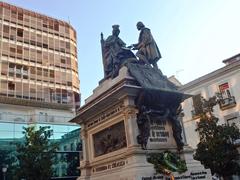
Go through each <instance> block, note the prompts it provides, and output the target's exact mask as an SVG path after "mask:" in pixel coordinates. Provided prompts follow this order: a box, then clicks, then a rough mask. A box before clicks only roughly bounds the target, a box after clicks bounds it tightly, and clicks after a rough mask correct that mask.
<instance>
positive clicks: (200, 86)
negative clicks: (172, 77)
mask: <svg viewBox="0 0 240 180" xmlns="http://www.w3.org/2000/svg"><path fill="white" fill-rule="evenodd" d="M223 63H225V66H224V67H222V68H220V69H218V70H216V71H213V72H211V73H209V74H206V75H204V76H202V77H200V78H198V79H196V80H193V81H191V82H189V83H187V84H185V85H183V86H181V87H180V90H181V91H182V92H184V93H187V94H191V95H193V97H192V98H189V99H187V100H185V101H184V102H183V103H182V106H183V110H184V117H183V124H184V129H185V135H186V141H187V143H188V144H189V145H190V146H191V147H193V148H194V149H195V148H196V146H197V144H198V143H199V135H198V133H197V132H196V131H195V129H196V128H197V122H198V121H199V114H200V113H201V112H202V109H201V108H199V107H201V97H204V98H205V99H209V98H210V97H213V96H215V95H216V93H218V94H219V97H220V101H219V104H218V105H216V106H215V107H214V114H215V116H216V117H218V118H219V123H220V124H223V123H229V124H231V123H235V124H236V125H237V126H238V127H239V128H240V114H239V111H240V93H239V92H240V54H237V55H235V56H233V57H231V58H228V59H226V60H224V61H223Z"/></svg>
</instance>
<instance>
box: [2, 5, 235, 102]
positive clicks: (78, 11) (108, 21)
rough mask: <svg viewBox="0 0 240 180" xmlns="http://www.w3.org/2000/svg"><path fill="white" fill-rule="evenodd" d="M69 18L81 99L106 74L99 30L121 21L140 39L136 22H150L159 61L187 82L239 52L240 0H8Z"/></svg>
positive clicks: (126, 33) (126, 32) (132, 38)
mask: <svg viewBox="0 0 240 180" xmlns="http://www.w3.org/2000/svg"><path fill="white" fill-rule="evenodd" d="M5 2H8V3H11V4H14V5H17V6H20V7H23V8H26V9H30V10H33V11H37V12H39V13H42V14H46V15H48V16H52V17H54V18H58V19H62V20H65V21H70V23H71V24H72V26H73V27H74V28H75V29H76V31H77V37H78V61H79V77H80V90H81V94H82V104H84V101H83V100H84V99H86V98H87V97H88V96H89V95H91V94H92V90H93V89H94V88H96V86H97V85H98V81H100V80H101V79H102V78H103V67H102V59H101V47H100V33H101V32H103V34H104V36H105V37H107V36H108V35H110V34H111V31H112V28H111V26H112V25H113V24H119V25H120V29H121V34H120V37H121V38H122V40H123V41H125V42H126V43H127V44H128V45H130V44H132V43H136V42H137V39H138V34H139V32H138V31H137V29H136V23H137V22H138V21H143V22H144V24H145V25H146V26H147V27H149V28H150V29H151V31H152V34H153V36H154V38H155V40H156V42H157V44H158V46H159V49H160V51H161V54H162V59H160V61H159V62H158V66H159V67H160V68H161V70H162V71H163V73H164V74H165V75H167V76H171V75H175V76H176V77H177V78H178V79H179V80H180V81H181V82H182V83H183V84H184V83H187V82H189V81H191V80H194V79H195V78H197V77H200V76H202V75H204V74H206V73H209V72H211V71H213V70H216V69H218V68H220V67H222V66H223V64H222V60H224V59H226V58H228V57H231V56H233V55H235V54H237V53H239V52H240V50H239V47H240V45H239V42H240V35H239V34H240V33H239V32H240V25H239V19H240V13H239V8H240V1H239V0H229V1H226V0H211V1H209V0H201V1H196V0H149V1H146V0H130V1H129V0H128V1H127V0H121V1H113V0H104V1H99V0H85V1H84V0H5Z"/></svg>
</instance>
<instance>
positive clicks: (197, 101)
mask: <svg viewBox="0 0 240 180" xmlns="http://www.w3.org/2000/svg"><path fill="white" fill-rule="evenodd" d="M201 97H202V96H201V94H197V95H195V96H193V97H192V101H193V108H194V110H193V111H192V116H193V118H194V117H196V116H198V115H200V114H201V113H203V109H202V100H201Z"/></svg>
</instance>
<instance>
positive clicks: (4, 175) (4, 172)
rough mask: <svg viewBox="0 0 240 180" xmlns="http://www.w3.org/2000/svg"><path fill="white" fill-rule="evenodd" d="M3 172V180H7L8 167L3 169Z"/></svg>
mask: <svg viewBox="0 0 240 180" xmlns="http://www.w3.org/2000/svg"><path fill="white" fill-rule="evenodd" d="M2 172H3V180H6V172H7V166H4V167H2Z"/></svg>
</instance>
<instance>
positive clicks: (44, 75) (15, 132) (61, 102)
mask: <svg viewBox="0 0 240 180" xmlns="http://www.w3.org/2000/svg"><path fill="white" fill-rule="evenodd" d="M79 83H80V82H79V77H78V61H77V39H76V31H75V30H74V29H73V27H72V26H71V25H70V24H69V23H67V22H64V21H61V20H58V19H55V18H52V17H48V16H45V15H42V14H39V13H36V12H33V11H29V10H26V9H23V8H20V7H16V6H14V5H11V4H8V3H4V2H0V153H1V152H2V151H3V152H5V150H11V152H9V155H10V156H14V152H13V151H15V149H16V143H19V142H22V141H23V140H24V139H23V133H22V132H23V127H27V126H29V125H32V124H33V125H35V126H37V127H39V126H50V127H51V129H52V130H53V136H52V137H51V139H52V140H54V141H56V142H59V143H60V145H59V151H58V153H57V154H56V158H58V157H59V156H60V155H61V156H66V157H72V156H76V157H78V154H76V152H77V151H79V150H77V148H76V146H77V144H79V143H81V142H80V139H79V136H74V138H72V140H71V142H69V143H70V144H67V142H65V139H66V136H67V135H68V136H69V134H73V133H74V132H78V131H79V126H77V125H74V124H72V123H71V124H70V123H69V122H68V121H69V120H70V119H72V118H73V117H74V116H75V112H76V109H77V108H78V107H79V106H80V91H79ZM75 134H76V133H75ZM63 141H64V143H65V146H67V147H68V146H70V147H72V148H71V149H69V148H67V149H66V148H65V149H64V148H62V142H63ZM65 151H66V152H65ZM73 154H74V155H73ZM6 156H7V154H6ZM70 164H71V163H70ZM7 165H8V167H9V166H11V164H7ZM60 165H61V167H60ZM68 165H69V162H68V161H67V160H66V159H65V161H64V162H57V164H55V166H54V172H55V174H54V176H55V177H56V178H57V177H59V176H60V177H63V176H65V177H66V176H71V174H69V173H68V172H67V169H68ZM0 166H2V164H1V162H0ZM71 166H72V165H71ZM0 168H2V167H0ZM8 172H9V171H8ZM7 175H8V176H7V177H8V178H10V179H12V177H11V174H7ZM1 178H2V174H1V173H0V179H1Z"/></svg>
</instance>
